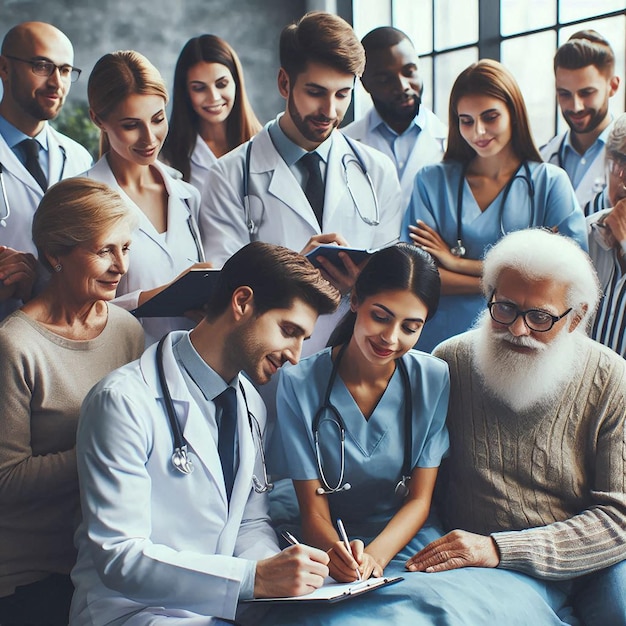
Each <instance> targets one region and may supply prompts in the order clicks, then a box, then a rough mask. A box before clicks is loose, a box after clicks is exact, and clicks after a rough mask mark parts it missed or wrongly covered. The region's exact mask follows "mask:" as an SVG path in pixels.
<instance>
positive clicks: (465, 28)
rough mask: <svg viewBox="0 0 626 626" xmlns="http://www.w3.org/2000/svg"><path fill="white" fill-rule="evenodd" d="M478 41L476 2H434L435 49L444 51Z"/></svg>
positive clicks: (466, 0) (455, 0) (443, 0)
mask: <svg viewBox="0 0 626 626" xmlns="http://www.w3.org/2000/svg"><path fill="white" fill-rule="evenodd" d="M477 41H478V0H437V2H435V48H436V49H437V50H445V49H446V48H454V47H456V46H462V45H465V44H468V43H475V42H477Z"/></svg>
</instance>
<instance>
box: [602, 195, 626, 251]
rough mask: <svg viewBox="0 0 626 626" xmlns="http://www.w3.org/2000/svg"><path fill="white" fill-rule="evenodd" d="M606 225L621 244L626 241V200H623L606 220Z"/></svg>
mask: <svg viewBox="0 0 626 626" xmlns="http://www.w3.org/2000/svg"><path fill="white" fill-rule="evenodd" d="M604 223H605V224H606V225H607V226H608V227H609V228H610V229H611V234H612V235H613V237H615V240H616V241H617V242H618V243H619V242H622V241H626V198H622V199H621V200H620V201H619V202H617V203H616V205H615V206H614V207H613V209H612V210H611V212H610V213H609V214H608V215H607V216H606V217H605V218H604Z"/></svg>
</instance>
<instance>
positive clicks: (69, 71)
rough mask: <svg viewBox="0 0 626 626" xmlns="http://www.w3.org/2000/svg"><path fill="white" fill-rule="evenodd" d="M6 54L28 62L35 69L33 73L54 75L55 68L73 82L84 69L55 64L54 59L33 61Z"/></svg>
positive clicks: (62, 76) (14, 59) (63, 77)
mask: <svg viewBox="0 0 626 626" xmlns="http://www.w3.org/2000/svg"><path fill="white" fill-rule="evenodd" d="M4 56H5V57H6V58H7V59H11V60H12V61H21V62H22V63H28V64H29V65H30V67H31V69H32V71H33V74H36V75H37V76H52V74H54V70H59V76H61V78H62V79H63V80H67V79H69V80H70V82H72V83H75V82H76V81H77V80H78V79H79V77H80V73H81V71H82V70H79V69H78V68H77V67H73V66H71V65H55V64H54V63H53V62H52V61H44V60H43V59H39V60H37V61H31V60H30V59H20V57H14V56H11V55H10V54H5V55H4Z"/></svg>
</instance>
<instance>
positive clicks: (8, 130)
mask: <svg viewBox="0 0 626 626" xmlns="http://www.w3.org/2000/svg"><path fill="white" fill-rule="evenodd" d="M47 131H48V125H47V124H44V127H43V129H42V130H41V132H40V133H38V134H37V135H35V136H34V137H30V136H29V135H27V134H25V133H23V132H22V131H21V130H19V129H18V128H15V126H13V124H11V122H9V121H8V120H6V119H5V118H4V117H2V115H0V135H2V137H3V138H4V140H5V141H6V142H7V145H8V146H9V148H11V150H14V149H15V146H17V144H18V143H20V142H22V141H24V139H36V140H37V141H38V142H39V145H40V146H41V147H42V148H43V149H44V150H48V132H47Z"/></svg>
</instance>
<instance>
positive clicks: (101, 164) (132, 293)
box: [86, 156, 204, 346]
mask: <svg viewBox="0 0 626 626" xmlns="http://www.w3.org/2000/svg"><path fill="white" fill-rule="evenodd" d="M152 167H154V168H155V169H156V170H157V171H158V172H159V174H160V176H161V178H162V181H163V186H164V188H165V191H166V193H167V229H166V230H165V232H163V233H159V232H157V230H156V228H155V227H154V225H153V223H152V222H151V221H150V220H149V219H148V217H147V216H146V214H145V213H144V212H143V211H142V210H141V209H140V208H139V207H138V206H137V204H136V203H135V202H134V201H133V200H132V199H131V198H130V197H129V196H128V194H127V193H126V192H125V191H124V189H123V188H122V187H121V186H120V185H119V184H118V182H117V180H116V178H115V176H114V174H113V172H112V171H111V167H110V165H109V163H108V161H107V158H106V156H104V157H102V158H101V159H100V160H99V161H98V162H97V163H96V164H95V165H94V166H93V167H92V168H91V169H90V170H89V171H88V172H87V173H86V176H88V177H89V178H93V179H95V180H99V181H101V182H103V183H106V184H107V185H109V187H111V188H113V189H115V190H116V191H117V192H118V193H119V194H120V196H122V198H123V199H124V201H125V202H126V204H127V205H128V207H129V208H130V209H131V210H132V211H133V213H134V214H135V215H136V218H137V220H138V226H137V228H136V229H135V231H134V232H133V241H132V245H131V248H130V250H129V262H128V271H127V272H126V274H125V275H124V276H123V277H122V280H120V284H119V286H118V288H117V297H116V298H115V300H114V302H115V304H117V305H118V306H121V307H122V308H124V309H126V310H128V311H132V310H133V309H136V308H137V307H138V306H139V297H140V295H141V292H142V291H147V290H150V289H153V288H156V287H159V286H160V285H163V284H164V283H165V282H167V281H168V280H173V279H174V278H176V277H177V276H178V275H180V274H181V273H182V272H183V271H185V270H186V269H187V268H189V267H190V266H191V265H193V264H195V263H200V262H202V261H203V260H204V257H203V250H202V247H201V244H200V234H199V232H198V226H197V220H198V208H199V205H200V198H199V194H198V192H197V191H196V189H194V188H193V187H192V186H191V185H190V184H188V183H186V182H184V181H182V180H180V179H177V178H174V177H173V176H172V174H171V172H172V170H171V168H170V167H168V166H167V165H164V164H163V163H161V162H160V161H154V163H153V164H152ZM140 321H141V323H142V325H143V328H144V333H145V338H146V346H149V345H151V344H152V343H154V342H155V341H158V340H159V339H160V338H161V337H162V336H163V335H164V334H166V333H168V332H170V331H171V330H182V329H187V330H189V329H191V328H193V327H194V325H195V324H194V322H193V321H192V320H190V319H187V318H185V317H146V318H140Z"/></svg>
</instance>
